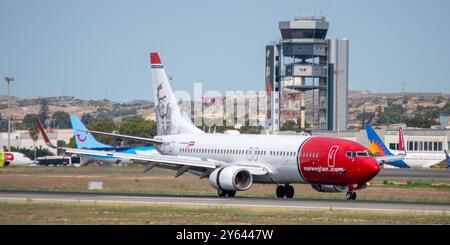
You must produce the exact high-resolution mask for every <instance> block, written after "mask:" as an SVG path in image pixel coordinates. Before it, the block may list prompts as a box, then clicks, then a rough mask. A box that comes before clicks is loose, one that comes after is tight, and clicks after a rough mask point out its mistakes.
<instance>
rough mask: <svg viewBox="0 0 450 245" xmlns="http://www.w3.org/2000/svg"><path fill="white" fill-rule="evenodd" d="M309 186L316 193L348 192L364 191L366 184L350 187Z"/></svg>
mask: <svg viewBox="0 0 450 245" xmlns="http://www.w3.org/2000/svg"><path fill="white" fill-rule="evenodd" d="M311 186H312V188H313V189H314V190H316V191H318V192H348V191H354V190H360V189H364V188H366V187H367V184H366V183H363V184H355V185H352V186H346V185H323V184H312V185H311ZM349 187H350V188H349ZM350 189H351V190H350Z"/></svg>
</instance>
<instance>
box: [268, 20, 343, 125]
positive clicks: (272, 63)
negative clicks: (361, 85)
mask: <svg viewBox="0 0 450 245" xmlns="http://www.w3.org/2000/svg"><path fill="white" fill-rule="evenodd" d="M328 26H329V23H328V22H327V21H326V19H325V17H311V16H308V17H299V18H295V19H294V20H290V21H281V22H279V29H280V32H281V38H282V39H281V40H280V41H279V42H277V43H275V44H270V45H266V69H265V73H266V74H265V75H266V77H265V80H266V81H265V82H266V90H267V92H268V94H270V97H271V103H270V104H271V106H270V112H269V113H268V117H269V118H270V120H269V121H270V122H269V124H270V126H271V128H272V130H273V131H278V130H279V128H280V127H281V126H282V124H283V123H284V122H285V121H287V120H292V118H291V119H286V118H283V116H284V115H295V117H298V118H297V119H298V121H299V122H300V127H301V128H302V129H306V126H307V125H309V128H310V129H320V130H337V129H338V128H339V130H346V129H347V91H348V40H345V39H344V40H338V39H326V35H327V32H328ZM292 94H294V95H296V96H289V95H292ZM293 98H294V100H295V102H296V103H294V104H295V105H296V106H294V108H292V106H291V108H289V107H290V106H286V105H287V104H289V103H286V101H287V100H292V99H293ZM290 104H292V103H290ZM289 110H291V112H293V113H291V114H288V111H289ZM285 117H287V116H285ZM295 121H297V120H295Z"/></svg>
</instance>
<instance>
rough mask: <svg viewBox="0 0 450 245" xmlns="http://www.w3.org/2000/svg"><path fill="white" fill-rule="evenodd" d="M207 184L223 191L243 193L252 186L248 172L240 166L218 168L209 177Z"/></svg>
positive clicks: (250, 175) (251, 178) (251, 179)
mask: <svg viewBox="0 0 450 245" xmlns="http://www.w3.org/2000/svg"><path fill="white" fill-rule="evenodd" d="M209 183H210V184H211V186H212V187H214V188H216V189H218V190H219V189H222V190H225V191H245V190H248V189H249V188H250V187H251V186H252V184H253V177H252V174H250V172H249V171H248V170H247V169H245V168H242V167H240V166H229V167H224V168H218V169H216V170H214V171H213V172H212V173H211V174H210V175H209Z"/></svg>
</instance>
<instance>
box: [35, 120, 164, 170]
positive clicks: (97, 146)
mask: <svg viewBox="0 0 450 245" xmlns="http://www.w3.org/2000/svg"><path fill="white" fill-rule="evenodd" d="M70 122H71V123H72V128H73V134H74V137H75V144H76V146H77V148H78V149H90V150H102V151H114V152H122V153H129V154H138V155H154V154H158V152H157V151H156V150H155V147H153V146H138V147H113V146H111V145H107V144H103V143H101V142H99V141H97V139H95V137H94V136H93V135H92V133H91V132H89V131H88V129H87V128H86V126H85V125H84V124H83V123H82V122H81V120H80V119H79V118H78V117H77V116H76V115H70ZM36 125H37V128H38V129H39V131H40V132H41V135H42V137H43V139H44V142H45V144H46V145H47V146H49V147H51V148H57V147H56V146H54V145H53V143H51V142H50V140H49V138H48V136H47V133H46V132H45V130H44V127H43V126H42V123H41V122H40V120H39V119H38V118H36ZM84 156H85V157H87V158H88V159H95V160H100V161H101V162H102V163H105V162H107V163H113V164H124V165H127V164H130V163H131V161H130V160H128V159H121V158H117V157H112V156H99V155H84ZM85 160H86V159H85ZM85 160H84V161H83V164H81V165H85V164H86V162H87V161H85Z"/></svg>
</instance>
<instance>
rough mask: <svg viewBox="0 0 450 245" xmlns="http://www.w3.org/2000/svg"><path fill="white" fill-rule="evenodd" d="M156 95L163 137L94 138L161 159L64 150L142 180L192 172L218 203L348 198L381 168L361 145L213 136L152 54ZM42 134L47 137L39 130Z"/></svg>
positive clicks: (292, 138) (227, 134)
mask: <svg viewBox="0 0 450 245" xmlns="http://www.w3.org/2000/svg"><path fill="white" fill-rule="evenodd" d="M150 63H151V72H152V77H153V88H154V95H155V110H156V118H157V135H156V136H155V137H154V138H142V137H135V136H129V135H120V134H114V133H103V132H99V131H90V130H88V131H87V132H90V133H96V134H103V135H109V136H112V137H120V138H123V139H133V140H140V141H143V142H146V143H148V144H153V145H155V146H156V149H157V150H158V152H159V153H160V155H152V156H147V155H137V154H129V153H124V152H113V151H103V150H92V149H74V148H62V150H64V151H66V152H67V153H73V154H81V155H95V156H109V157H116V158H121V159H129V160H131V161H135V162H139V163H142V164H143V165H144V166H145V168H144V173H145V172H148V171H150V170H151V169H153V168H154V167H161V168H167V169H173V170H176V173H175V177H178V176H181V175H182V174H184V173H186V172H189V173H191V174H194V175H196V176H199V177H200V178H208V181H209V184H210V185H211V186H212V187H213V188H215V189H216V190H217V193H218V196H219V197H225V196H228V197H234V196H235V195H236V191H246V190H248V189H250V187H251V186H252V185H253V184H254V183H266V184H276V185H277V187H276V191H275V193H276V196H277V197H278V198H284V197H286V198H292V197H293V196H294V188H293V186H292V185H291V184H293V183H299V184H309V185H311V186H312V188H313V189H315V190H317V191H319V192H346V199H347V200H355V199H356V192H355V191H356V190H360V189H363V188H366V187H367V186H368V182H369V181H370V180H372V179H373V178H374V177H375V176H376V175H377V174H378V173H379V171H380V164H379V163H381V162H382V161H389V160H390V159H398V157H380V158H377V157H374V156H372V153H371V152H370V150H369V149H367V148H366V147H364V146H363V145H361V144H359V143H357V142H354V141H350V140H346V139H340V138H330V137H322V136H307V135H250V134H240V133H239V131H236V130H228V131H225V132H224V133H214V134H208V133H205V132H203V131H202V130H200V129H199V128H197V127H196V126H195V125H193V124H191V123H189V122H187V121H186V120H183V117H182V115H181V113H180V109H179V107H178V104H177V101H176V99H175V96H174V94H173V91H172V88H171V86H170V84H169V80H168V79H167V75H166V73H165V71H164V67H163V64H162V62H161V59H160V57H159V54H158V53H151V54H150ZM41 131H42V130H41Z"/></svg>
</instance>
